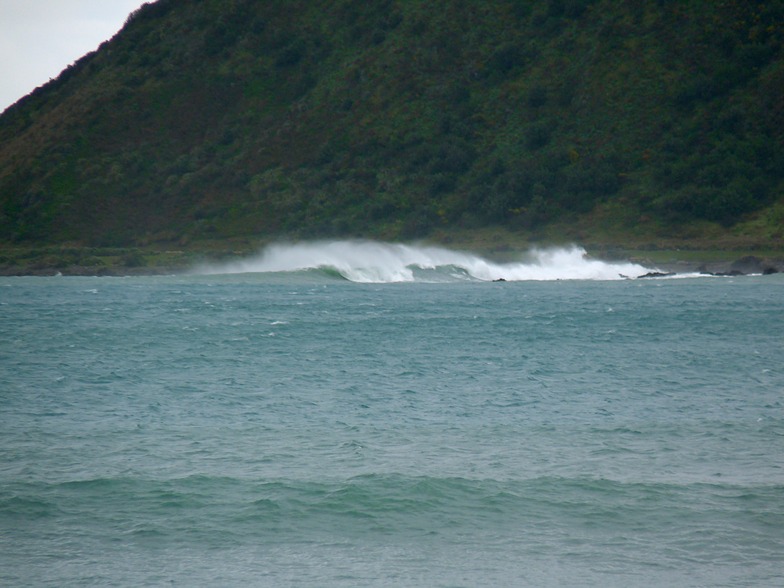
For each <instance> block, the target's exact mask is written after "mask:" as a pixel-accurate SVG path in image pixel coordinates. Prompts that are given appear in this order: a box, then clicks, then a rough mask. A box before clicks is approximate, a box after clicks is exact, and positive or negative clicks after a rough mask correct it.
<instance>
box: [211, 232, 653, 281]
mask: <svg viewBox="0 0 784 588" xmlns="http://www.w3.org/2000/svg"><path fill="white" fill-rule="evenodd" d="M312 270H321V271H325V272H327V273H328V274H329V273H331V274H333V275H334V274H335V273H337V274H338V275H339V276H340V277H342V278H344V279H347V280H350V281H352V282H362V283H393V282H414V281H417V282H419V281H421V282H443V281H465V280H477V281H501V280H504V281H525V280H618V279H623V277H624V276H635V275H641V274H644V273H645V272H647V271H649V270H648V268H645V267H643V266H640V265H637V264H633V263H610V262H606V261H600V260H596V259H591V258H590V257H589V256H588V255H587V253H586V251H585V249H583V248H582V247H577V246H571V247H566V248H557V249H535V250H531V251H530V252H528V253H527V254H525V255H522V256H521V260H520V261H517V262H509V263H497V262H493V261H489V260H487V259H485V258H483V257H481V256H479V255H476V254H473V253H469V252H462V251H454V250H450V249H446V248H443V247H432V246H421V245H404V244H398V243H383V242H376V241H320V242H303V243H294V244H287V245H284V244H276V245H270V246H268V247H267V248H266V249H264V250H263V251H262V252H261V253H260V254H259V255H257V256H254V257H251V258H249V259H246V260H243V261H239V262H234V263H230V264H225V265H220V266H210V267H204V268H201V269H200V270H199V273H204V274H238V273H280V272H302V271H312Z"/></svg>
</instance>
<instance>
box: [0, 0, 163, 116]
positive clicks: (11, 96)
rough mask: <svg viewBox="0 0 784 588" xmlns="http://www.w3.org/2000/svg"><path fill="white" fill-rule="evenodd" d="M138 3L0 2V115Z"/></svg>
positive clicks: (109, 32) (104, 36)
mask: <svg viewBox="0 0 784 588" xmlns="http://www.w3.org/2000/svg"><path fill="white" fill-rule="evenodd" d="M150 1H151V0H150ZM143 3H144V0H0V112H1V111H3V110H5V109H6V108H8V107H9V106H11V104H13V103H14V102H16V101H17V100H19V99H20V98H21V97H22V96H25V95H27V94H29V93H30V92H32V91H33V90H34V89H35V88H37V87H38V86H40V85H42V84H45V83H46V82H48V81H49V79H50V78H56V77H57V76H58V75H59V73H60V72H61V71H63V70H64V69H65V68H66V67H68V65H70V64H71V63H73V62H74V61H76V60H77V59H79V58H80V57H81V56H83V55H85V54H86V53H89V52H90V51H94V50H95V49H97V48H98V45H100V44H101V43H102V42H103V41H106V40H108V39H110V38H111V37H112V36H113V35H114V34H115V33H116V32H117V31H119V30H120V29H121V28H122V26H123V24H124V23H125V19H126V18H127V17H128V15H129V14H130V13H131V12H132V11H134V10H135V9H136V8H138V7H139V6H141V5H142V4H143Z"/></svg>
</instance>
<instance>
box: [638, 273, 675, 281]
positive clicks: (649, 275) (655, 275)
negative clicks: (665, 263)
mask: <svg viewBox="0 0 784 588" xmlns="http://www.w3.org/2000/svg"><path fill="white" fill-rule="evenodd" d="M674 275H675V272H648V273H647V274H643V275H641V276H637V279H638V280H639V279H642V278H667V277H669V276H674Z"/></svg>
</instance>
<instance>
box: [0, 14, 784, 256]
mask: <svg viewBox="0 0 784 588" xmlns="http://www.w3.org/2000/svg"><path fill="white" fill-rule="evenodd" d="M783 23H784V1H782V0H778V1H775V0H774V1H770V2H745V1H740V0H738V1H730V0H727V1H721V2H716V1H712V0H710V1H709V0H705V1H698V0H691V1H688V2H662V1H656V0H641V1H639V2H623V3H621V2H612V1H610V0H595V1H591V0H550V1H549V2H534V1H526V0H516V1H515V0H490V1H487V2H473V1H469V0H449V1H446V0H397V1H395V0H361V1H360V0H328V1H327V0H307V1H296V0H291V1H287V2H272V1H259V0H257V1H252V0H158V1H157V2H155V3H152V4H147V5H145V6H143V7H142V8H141V9H140V10H138V11H137V12H135V13H134V14H132V15H131V16H130V17H129V19H128V22H127V24H126V26H125V27H124V28H123V30H122V31H121V32H120V33H119V34H118V35H116V36H115V37H114V38H113V39H112V40H111V41H109V42H107V43H104V44H103V45H101V47H100V48H99V49H98V50H97V51H96V52H94V53H92V54H90V55H87V56H85V57H84V58H82V59H81V60H80V61H78V62H77V63H75V64H73V65H72V66H71V67H69V68H68V69H67V70H65V71H64V72H63V73H62V74H61V75H60V76H59V78H58V79H56V80H54V81H52V82H50V83H49V84H47V85H46V86H43V87H41V88H39V89H37V90H36V91H35V92H33V93H32V94H31V95H30V96H28V97H26V98H24V99H23V100H21V101H20V102H18V103H17V104H16V105H14V106H13V107H11V108H9V109H8V110H7V111H6V112H5V113H3V115H2V117H0V241H3V242H6V243H17V244H18V243H30V244H56V243H72V244H83V245H100V246H127V245H144V244H151V243H155V242H159V241H171V240H179V241H183V240H190V241H200V240H205V239H217V238H225V237H236V236H258V237H263V238H271V237H275V236H281V235H287V236H290V237H323V236H374V237H383V238H411V237H422V236H427V235H430V234H433V233H434V232H438V231H444V230H449V229H455V228H456V229H472V228H479V227H486V226H504V227H506V228H507V229H511V230H520V231H528V232H531V231H533V232H536V231H545V230H547V227H551V226H560V227H564V226H583V227H588V228H589V230H595V231H602V230H613V231H616V232H617V231H620V232H621V233H623V231H627V232H629V231H634V230H645V231H653V232H654V233H656V232H658V233H659V234H667V235H670V236H683V237H688V236H689V235H692V234H697V233H699V230H702V229H699V230H698V229H695V227H713V229H712V230H719V231H722V230H731V229H732V227H733V226H735V225H737V224H738V223H741V222H745V223H747V224H748V223H752V224H751V225H749V226H754V227H757V229H756V230H758V231H760V235H758V236H759V238H760V240H765V239H771V238H772V239H774V240H775V239H780V238H781V225H782V224H784V201H783V200H782V197H783V195H784V55H783V54H782V39H783V36H784V29H783V28H782V27H783ZM750 219H752V220H750ZM754 223H756V224H754ZM695 231H696V233H695Z"/></svg>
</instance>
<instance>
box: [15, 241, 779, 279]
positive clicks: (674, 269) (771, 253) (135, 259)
mask: <svg viewBox="0 0 784 588" xmlns="http://www.w3.org/2000/svg"><path fill="white" fill-rule="evenodd" d="M244 245H245V246H244V247H239V248H236V249H230V250H228V249H219V248H217V247H215V246H212V247H194V248H191V249H189V250H181V249H177V250H166V249H153V248H96V247H39V248H32V247H31V248H21V247H20V248H5V249H3V248H0V276H4V277H10V276H42V277H43V276H57V275H62V276H98V277H100V276H115V277H121V276H152V275H178V274H184V273H188V272H190V271H192V270H193V268H195V267H198V266H199V265H202V264H210V263H224V262H232V261H239V260H241V259H244V258H247V257H249V256H252V255H255V254H257V253H258V252H259V251H261V250H262V249H263V247H262V246H257V247H251V246H248V244H244ZM428 245H429V246H438V247H445V248H448V249H453V250H458V251H464V252H468V253H473V254H476V255H479V256H481V257H484V258H486V259H488V260H491V261H494V262H497V263H511V262H515V261H519V259H520V256H521V255H523V254H524V253H525V252H527V251H530V250H531V249H535V248H550V247H558V246H557V245H547V246H542V245H537V244H531V243H528V244H522V243H520V244H514V245H512V244H508V243H502V244H499V243H494V244H489V243H484V244H479V243H471V244H469V243H464V244H462V246H461V244H460V243H459V242H456V241H455V242H449V243H429V244H428ZM472 245H473V246H472ZM482 245H484V246H482ZM569 246H570V245H561V246H560V247H569ZM583 247H584V249H585V250H586V252H587V255H588V256H589V257H590V258H592V259H596V260H600V261H605V262H608V263H613V262H631V263H635V264H638V265H641V266H643V267H645V268H648V269H650V270H651V271H652V272H662V273H677V274H684V273H704V274H706V275H749V274H766V273H767V274H772V273H779V272H784V251H782V250H776V249H772V250H761V249H760V250H758V249H743V250H736V249H704V250H699V249H684V248H675V249H664V248H662V249H659V248H655V249H636V248H633V247H630V248H624V247H620V246H606V245H596V244H589V245H586V246H583Z"/></svg>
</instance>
